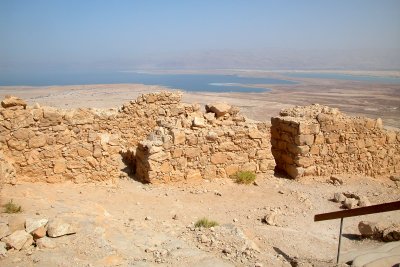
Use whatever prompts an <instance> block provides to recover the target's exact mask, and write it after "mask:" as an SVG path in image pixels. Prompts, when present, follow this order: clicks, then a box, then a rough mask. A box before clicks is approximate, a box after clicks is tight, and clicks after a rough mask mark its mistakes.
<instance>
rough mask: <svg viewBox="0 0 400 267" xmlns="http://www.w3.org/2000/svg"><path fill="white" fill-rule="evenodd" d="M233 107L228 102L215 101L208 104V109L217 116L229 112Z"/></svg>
mask: <svg viewBox="0 0 400 267" xmlns="http://www.w3.org/2000/svg"><path fill="white" fill-rule="evenodd" d="M231 109H232V106H230V105H228V104H226V103H214V104H209V105H206V111H207V112H212V113H214V114H215V116H216V117H217V118H219V117H221V116H224V115H225V114H227V113H229V111H230V110H231Z"/></svg>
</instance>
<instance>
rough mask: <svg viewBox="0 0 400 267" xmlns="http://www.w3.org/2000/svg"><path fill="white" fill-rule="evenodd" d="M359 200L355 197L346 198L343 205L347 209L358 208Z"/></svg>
mask: <svg viewBox="0 0 400 267" xmlns="http://www.w3.org/2000/svg"><path fill="white" fill-rule="evenodd" d="M357 205H358V200H357V199H355V198H346V200H345V201H344V202H343V206H344V207H345V208H347V209H354V208H357Z"/></svg>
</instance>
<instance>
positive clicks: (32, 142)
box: [28, 135, 46, 148]
mask: <svg viewBox="0 0 400 267" xmlns="http://www.w3.org/2000/svg"><path fill="white" fill-rule="evenodd" d="M28 144H29V147H30V148H38V147H42V146H44V145H46V137H45V136H44V135H38V136H35V137H32V138H31V139H29V142H28Z"/></svg>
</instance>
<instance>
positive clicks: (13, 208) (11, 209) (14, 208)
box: [3, 199, 22, 213]
mask: <svg viewBox="0 0 400 267" xmlns="http://www.w3.org/2000/svg"><path fill="white" fill-rule="evenodd" d="M3 207H4V212H5V213H19V212H22V208H21V206H18V205H17V204H15V203H14V202H13V200H12V199H11V200H10V201H8V202H7V204H5V205H3Z"/></svg>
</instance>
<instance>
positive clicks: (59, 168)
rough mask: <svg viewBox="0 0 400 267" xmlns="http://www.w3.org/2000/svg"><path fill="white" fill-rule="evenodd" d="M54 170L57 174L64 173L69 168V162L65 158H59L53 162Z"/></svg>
mask: <svg viewBox="0 0 400 267" xmlns="http://www.w3.org/2000/svg"><path fill="white" fill-rule="evenodd" d="M53 164H54V167H53V171H54V173H55V174H58V173H63V172H65V171H66V170H67V163H66V161H65V159H58V160H55V161H54V162H53Z"/></svg>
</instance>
